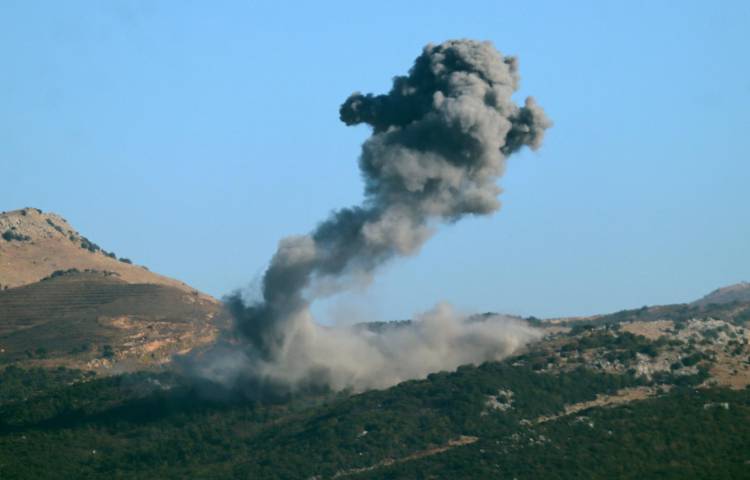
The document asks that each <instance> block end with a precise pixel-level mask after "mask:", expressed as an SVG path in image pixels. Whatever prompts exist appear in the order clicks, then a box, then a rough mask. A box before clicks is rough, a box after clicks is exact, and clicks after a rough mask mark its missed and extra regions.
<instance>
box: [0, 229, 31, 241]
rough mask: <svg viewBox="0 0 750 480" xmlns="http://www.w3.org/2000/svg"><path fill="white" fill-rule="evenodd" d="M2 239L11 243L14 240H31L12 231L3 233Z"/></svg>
mask: <svg viewBox="0 0 750 480" xmlns="http://www.w3.org/2000/svg"><path fill="white" fill-rule="evenodd" d="M2 237H3V240H5V241H6V242H12V241H13V240H16V241H19V242H28V241H29V240H31V237H30V236H28V235H23V234H20V233H18V232H16V231H14V230H12V229H10V230H6V231H5V232H3V235H2Z"/></svg>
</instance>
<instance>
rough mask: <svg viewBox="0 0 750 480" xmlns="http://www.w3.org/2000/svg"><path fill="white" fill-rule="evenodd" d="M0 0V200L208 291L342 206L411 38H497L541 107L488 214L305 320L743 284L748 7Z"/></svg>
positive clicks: (747, 241)
mask: <svg viewBox="0 0 750 480" xmlns="http://www.w3.org/2000/svg"><path fill="white" fill-rule="evenodd" d="M354 3H359V2H343V1H342V2H304V3H303V2H297V3H292V2H278V1H276V2H255V1H242V2H240V1H237V2H229V1H221V2H186V1H180V2H177V1H174V2H168V1H143V2H135V1H112V2H95V1H86V2H79V1H72V0H68V1H65V2H60V1H52V0H50V1H47V2H40V1H28V0H22V1H11V0H4V1H2V2H0V61H1V62H2V63H1V64H0V210H11V209H16V208H21V207H24V206H34V207H38V208H41V209H43V210H52V211H55V212H57V213H59V214H61V215H62V216H64V217H65V218H67V219H68V220H69V221H70V222H71V223H72V224H73V225H74V226H75V227H76V228H78V229H79V230H80V231H81V233H82V234H84V235H86V236H88V237H89V238H91V239H92V240H93V241H95V242H97V243H98V244H100V245H101V246H102V247H103V248H105V249H107V250H114V251H115V252H116V253H118V254H119V255H121V256H127V257H129V258H132V259H133V260H134V261H135V262H136V263H139V264H143V265H146V266H148V267H149V268H151V269H152V270H155V271H158V272H161V273H164V274H167V275H170V276H174V277H177V278H179V279H181V280H184V281H186V282H188V283H190V284H192V285H194V286H195V287H197V288H199V289H202V290H204V291H206V292H208V293H211V294H214V295H217V296H220V295H223V294H225V293H228V292H229V291H231V290H233V289H235V288H237V287H242V286H247V285H249V284H251V283H252V282H256V283H257V280H258V278H259V276H260V274H261V273H262V272H263V270H264V268H265V266H266V264H267V261H268V260H269V257H270V255H271V254H272V253H273V252H274V250H275V248H276V243H277V241H278V240H279V239H280V238H281V237H283V236H286V235H289V234H295V233H306V232H307V231H309V230H310V229H311V228H313V227H314V226H315V224H316V223H317V222H318V221H320V220H322V219H323V218H324V217H325V216H326V215H327V214H328V212H329V211H330V210H332V209H334V208H337V207H342V206H348V205H352V204H356V203H358V202H359V201H360V200H361V198H362V182H361V179H360V176H359V173H358V170H357V156H358V154H359V146H360V144H361V142H362V140H363V139H365V138H366V137H367V135H368V130H367V128H366V127H356V128H350V127H346V126H344V124H343V123H341V122H340V121H339V119H338V108H339V105H340V104H341V103H342V102H343V101H344V100H345V99H346V98H347V96H348V95H349V94H351V93H352V92H353V91H356V90H359V91H363V92H374V93H385V92H386V91H387V90H388V89H389V87H390V83H391V78H392V77H393V76H394V75H399V74H405V73H406V71H407V70H408V68H409V67H410V66H411V64H412V62H413V60H414V58H415V57H416V56H417V55H418V54H419V53H420V52H421V48H422V47H423V46H424V45H425V44H426V43H429V42H433V43H437V42H441V41H443V40H446V39H450V38H464V37H468V38H474V39H480V40H491V41H492V42H494V44H495V46H496V47H497V48H498V49H499V50H500V51H502V52H503V53H504V54H514V55H518V56H519V58H520V70H521V77H522V88H521V91H520V92H519V94H518V99H519V100H522V99H523V97H525V96H527V95H533V96H534V97H536V99H537V100H538V102H539V103H540V104H541V105H542V106H543V107H544V109H545V110H546V111H547V113H548V114H549V116H550V117H551V118H552V119H553V121H554V122H555V126H554V128H553V129H551V130H550V131H549V132H548V135H547V137H546V139H545V144H544V146H543V147H542V149H541V150H540V151H539V152H536V153H531V152H524V153H522V154H520V155H516V156H514V157H513V158H512V159H511V161H510V165H509V169H508V171H507V173H506V175H505V177H504V178H503V179H502V180H501V185H502V187H503V189H504V193H503V195H502V196H501V201H502V203H503V208H502V209H501V211H500V212H499V213H498V214H496V215H494V216H492V217H490V218H476V219H468V220H465V221H463V222H461V223H459V224H457V225H453V226H450V227H444V228H442V229H441V231H440V232H439V234H438V235H436V236H435V237H434V238H433V239H432V240H431V241H430V242H428V244H427V245H426V247H425V248H424V249H423V251H422V253H421V254H420V255H419V256H417V257H413V258H409V259H406V260H403V261H397V262H395V263H393V264H391V265H390V266H388V267H387V268H386V269H385V270H384V271H383V272H382V274H381V275H379V276H378V278H377V280H376V282H375V283H374V284H373V285H372V286H371V288H370V289H369V291H367V292H362V293H358V294H354V295H348V296H346V297H344V298H338V299H332V300H331V301H328V302H326V303H325V304H322V305H318V306H317V307H316V311H317V313H318V315H319V318H321V321H330V319H331V318H340V317H341V316H351V317H353V318H357V317H359V316H365V317H366V318H378V319H398V318H406V317H409V316H411V315H412V314H413V313H414V312H416V311H420V310H425V309H427V308H429V307H430V306H432V305H433V304H435V303H436V302H438V301H441V300H446V301H449V302H452V303H454V304H455V305H457V306H458V307H459V308H463V309H466V310H477V311H487V310H493V311H502V312H509V313H519V314H524V315H537V316H557V315H575V314H590V313H601V312H608V311H614V310H619V309H622V308H628V307H639V306H641V305H644V304H654V303H674V302H683V301H689V300H692V299H694V298H696V297H698V296H700V295H702V294H704V293H707V291H709V290H711V289H714V288H716V287H719V286H722V285H725V284H728V283H734V282H738V281H740V280H745V279H746V280H750V248H749V247H750V215H748V205H749V204H750V202H749V201H748V197H749V195H748V188H749V187H750V162H749V161H748V160H749V159H750V158H749V157H750V155H749V154H748V152H749V151H750V116H749V115H748V112H749V111H750V55H749V54H748V46H750V28H748V25H750V2H745V1H736V2H730V1H724V2H705V1H704V2H688V1H681V2H676V1H675V2H667V1H660V2H635V1H628V2H625V1H621V2H606V3H607V4H608V5H607V6H605V5H603V4H604V3H605V2H595V1H592V2H553V1H550V2H513V3H511V2H498V1H487V2H472V1H462V2H442V1H434V0H433V1H430V2H403V1H399V2H374V3H373V2H363V3H360V6H356V5H354Z"/></svg>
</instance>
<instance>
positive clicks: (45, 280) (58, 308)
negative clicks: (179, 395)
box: [0, 208, 222, 373]
mask: <svg viewBox="0 0 750 480" xmlns="http://www.w3.org/2000/svg"><path fill="white" fill-rule="evenodd" d="M221 312H222V309H221V305H220V303H219V302H218V301H217V300H216V299H214V298H213V297H211V296H209V295H206V294H204V293H201V292H198V291H197V290H195V289H194V288H192V287H190V286H188V285H186V284H185V283H183V282H180V281H178V280H174V279H171V278H168V277H165V276H162V275H158V274H156V273H153V272H150V271H148V270H147V269H145V268H144V267H140V266H136V265H133V264H132V263H130V261H129V260H127V259H118V258H117V256H116V255H115V254H114V253H111V252H107V251H106V250H105V249H103V248H101V247H99V246H98V245H96V244H95V243H94V242H92V241H91V240H89V239H87V238H86V237H84V236H82V235H81V234H80V233H78V232H77V231H76V230H75V229H74V228H73V227H72V226H71V225H70V224H68V222H67V221H65V219H63V218H62V217H61V216H59V215H56V214H54V213H43V212H41V211H39V210H37V209H33V208H26V209H23V210H16V211H12V212H6V213H2V214H0V365H1V364H8V363H20V364H25V365H29V366H30V365H36V366H45V367H53V366H66V367H70V368H79V369H83V370H94V371H100V372H103V373H108V372H119V371H132V370H139V369H144V368H151V367H153V366H156V365H162V364H165V363H168V362H169V361H170V360H171V358H172V356H173V355H174V354H175V353H179V352H186V351H188V350H190V349H192V348H194V347H196V346H201V345H205V344H207V343H210V342H212V341H213V340H214V338H215V337H216V334H217V322H218V321H221V318H222V316H221Z"/></svg>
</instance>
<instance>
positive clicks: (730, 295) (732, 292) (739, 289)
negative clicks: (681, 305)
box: [692, 282, 750, 305]
mask: <svg viewBox="0 0 750 480" xmlns="http://www.w3.org/2000/svg"><path fill="white" fill-rule="evenodd" d="M732 302H750V283H748V282H740V283H736V284H734V285H729V286H726V287H722V288H719V289H716V290H714V291H713V292H711V293H709V294H708V295H706V296H705V297H703V298H701V299H699V300H696V301H695V302H693V303H692V305H708V304H711V303H716V304H724V303H732Z"/></svg>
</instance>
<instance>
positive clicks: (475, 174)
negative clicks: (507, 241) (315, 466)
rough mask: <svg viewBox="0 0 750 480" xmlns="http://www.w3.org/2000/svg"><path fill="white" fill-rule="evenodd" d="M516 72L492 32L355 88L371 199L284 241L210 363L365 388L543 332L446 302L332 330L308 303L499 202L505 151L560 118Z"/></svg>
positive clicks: (471, 358)
mask: <svg viewBox="0 0 750 480" xmlns="http://www.w3.org/2000/svg"><path fill="white" fill-rule="evenodd" d="M518 83H519V75H518V63H517V60H516V59H515V58H514V57H504V56H503V55H501V54H500V53H499V52H498V51H497V50H495V48H494V47H493V46H492V44H491V43H489V42H477V41H472V40H452V41H447V42H445V43H442V44H439V45H427V46H426V47H425V48H424V50H423V52H422V54H421V55H420V56H419V57H417V59H416V60H415V62H414V66H413V67H412V68H411V70H410V71H409V73H408V75H406V76H398V77H395V78H394V80H393V87H392V88H391V90H390V92H388V93H387V94H385V95H373V94H361V93H354V94H352V95H351V96H350V97H349V98H348V99H347V100H346V101H345V102H344V103H343V105H342V106H341V108H340V117H341V120H342V121H343V122H344V123H345V124H346V125H358V124H362V123H364V124H367V125H369V126H371V127H372V135H371V136H370V137H369V138H368V139H367V140H366V141H365V142H364V144H363V145H362V153H361V156H360V158H359V167H360V170H361V173H362V177H363V178H364V183H365V196H364V201H363V203H362V204H361V205H358V206H354V207H350V208H344V209H341V210H338V211H335V212H333V213H332V214H331V216H330V217H329V218H327V219H326V220H324V221H323V222H322V223H320V224H319V225H318V227H317V228H316V229H315V230H314V231H312V232H311V233H309V234H307V235H299V236H291V237H287V238H284V239H282V240H281V241H280V242H279V246H278V250H277V251H276V253H275V254H274V256H273V258H272V259H271V263H270V265H269V267H268V269H267V270H266V272H265V274H264V276H263V279H262V290H261V293H262V299H261V300H260V301H258V302H255V303H252V304H246V302H244V301H243V300H242V299H241V297H240V296H239V295H235V296H234V297H231V298H229V299H228V301H227V305H228V307H229V309H230V311H231V313H232V314H233V316H234V318H235V321H236V325H235V332H234V336H235V338H234V341H233V343H226V344H224V345H222V346H218V347H217V348H216V349H215V351H214V352H210V354H209V355H207V356H206V357H205V358H204V364H203V365H202V366H201V367H200V370H201V372H202V373H203V374H204V375H206V376H209V377H212V378H215V379H220V380H222V381H225V382H233V383H236V382H243V381H244V382H249V383H251V384H253V385H256V386H257V385H266V384H274V385H283V386H286V387H287V388H289V389H290V390H294V389H297V388H307V387H328V388H333V389H343V388H351V389H354V390H362V389H366V388H377V387H384V386H388V385H391V384H394V383H397V382H399V381H402V380H405V379H408V378H415V377H420V376H424V375H425V374H427V373H429V372H430V371H434V370H441V369H452V368H455V367H456V366H458V365H460V364H462V363H479V362H482V361H486V360H495V359H499V358H502V357H503V356H506V355H508V354H510V353H512V351H513V350H515V349H516V348H517V347H518V346H520V345H523V344H524V343H526V342H527V341H529V340H531V339H533V338H535V336H536V332H535V331H534V330H532V329H530V328H529V327H527V326H526V325H524V324H521V323H515V322H513V321H511V320H508V319H502V318H495V319H487V320H486V321H484V322H472V321H469V320H467V319H465V318H461V317H459V316H458V315H456V314H455V313H454V312H452V310H450V308H449V307H446V306H438V307H437V308H436V309H435V310H433V311H431V312H428V313H426V314H424V315H423V316H422V317H420V319H417V321H415V322H413V323H412V324H410V325H408V326H406V327H400V328H392V329H386V330H385V331H383V332H374V331H372V330H369V329H366V328H329V327H323V326H320V325H318V324H316V323H315V322H314V321H313V319H312V317H311V315H310V312H309V308H308V307H309V305H310V303H311V302H313V301H314V300H315V299H316V298H319V297H321V296H323V295H330V294H332V293H336V292H338V291H341V290H343V289H346V288H347V287H348V286H350V285H352V284H353V283H355V282H361V280H362V278H364V279H367V278H370V276H371V275H372V274H373V272H374V271H375V270H376V269H377V267H378V266H380V265H382V264H384V263H385V262H387V261H388V260H390V259H392V258H393V257H399V256H405V255H412V254H415V253H416V252H418V251H419V249H420V247H421V246H422V245H423V244H424V242H425V241H426V240H427V239H429V237H430V236H431V235H432V233H433V230H434V227H435V225H437V224H438V223H440V222H443V223H452V222H456V221H458V220H459V219H461V218H462V217H464V216H466V215H486V214H490V213H492V212H494V211H496V210H497V209H498V208H499V207H500V203H499V202H498V199H497V196H498V195H499V194H500V191H501V190H500V188H499V187H498V186H497V184H496V182H497V180H498V178H499V177H500V176H501V175H502V174H503V172H504V170H505V161H506V158H507V157H508V156H509V155H511V154H513V153H514V152H516V151H518V150H519V149H520V148H522V147H523V146H528V147H530V148H531V149H536V148H538V147H539V146H540V144H541V141H542V138H543V136H544V132H545V130H546V129H547V128H549V127H550V126H551V122H550V121H549V120H548V119H547V117H546V116H545V114H544V111H543V110H542V109H541V108H540V107H539V106H538V105H537V104H536V102H535V101H534V100H533V99H532V98H527V99H526V101H525V103H524V105H523V106H518V105H516V104H515V103H514V102H513V100H512V99H511V95H512V94H513V92H515V91H516V90H517V88H518Z"/></svg>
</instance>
